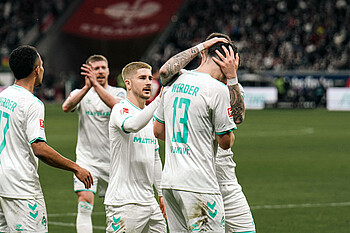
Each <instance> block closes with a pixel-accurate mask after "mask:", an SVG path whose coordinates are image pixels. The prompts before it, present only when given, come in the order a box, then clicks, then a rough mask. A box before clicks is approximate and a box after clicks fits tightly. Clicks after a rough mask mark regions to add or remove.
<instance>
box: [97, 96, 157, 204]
mask: <svg viewBox="0 0 350 233" xmlns="http://www.w3.org/2000/svg"><path fill="white" fill-rule="evenodd" d="M138 111H141V109H140V108H138V107H136V106H135V105H133V104H132V103H131V102H130V101H129V100H128V99H125V100H123V101H121V102H120V103H119V104H116V105H115V106H114V107H113V110H112V114H111V120H110V123H109V134H110V147H111V171H110V181H109V184H108V188H107V192H106V197H105V202H104V204H105V205H124V204H130V203H134V204H145V205H146V204H151V203H153V200H154V192H153V184H154V181H155V169H157V166H155V165H156V162H157V160H158V162H159V165H160V166H159V167H158V168H159V169H161V164H160V158H159V153H158V149H159V146H158V141H157V139H156V138H155V137H154V134H153V121H150V122H149V123H148V124H147V125H146V126H145V127H144V128H143V129H141V130H140V131H138V132H136V133H128V132H125V131H124V129H123V124H124V122H125V120H126V119H127V118H132V117H133V115H134V114H136V113H137V112H138Z"/></svg>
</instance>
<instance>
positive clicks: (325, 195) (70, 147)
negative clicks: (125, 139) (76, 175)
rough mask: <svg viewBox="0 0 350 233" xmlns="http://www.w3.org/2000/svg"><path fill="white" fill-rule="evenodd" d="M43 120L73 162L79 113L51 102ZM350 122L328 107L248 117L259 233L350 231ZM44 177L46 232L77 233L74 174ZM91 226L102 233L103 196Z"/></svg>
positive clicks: (241, 143) (246, 140) (249, 180)
mask: <svg viewBox="0 0 350 233" xmlns="http://www.w3.org/2000/svg"><path fill="white" fill-rule="evenodd" d="M45 120H46V122H45V124H46V134H47V140H48V144H49V145H50V146H52V147H54V148H55V149H56V150H57V151H59V152H60V153H62V154H63V155H65V156H66V157H68V158H71V159H72V160H74V159H75V145H76V137H77V126H78V121H77V114H76V113H64V112H63V111H62V109H61V106H60V105H49V104H47V105H46V118H45ZM349 121H350V112H328V111H326V110H325V109H316V110H263V111H247V114H246V120H245V122H244V123H243V124H242V125H240V126H239V129H238V130H236V131H235V135H236V142H235V145H234V147H233V149H234V152H235V157H234V160H235V161H236V163H237V170H236V172H237V177H238V179H239V182H240V184H241V185H242V187H243V191H244V193H245V195H246V197H247V199H248V202H249V204H250V206H251V209H252V213H253V216H254V219H255V224H256V227H257V232H258V233H313V232H322V233H334V232H350V122H349ZM163 152H164V147H163V144H161V154H162V155H163ZM39 175H40V180H41V184H42V188H43V191H44V195H45V200H46V205H47V211H48V220H49V232H50V233H61V232H65V233H70V232H75V217H76V216H75V213H76V209H77V198H76V195H75V194H74V192H73V182H72V177H73V175H72V174H71V173H70V172H66V171H62V170H59V169H55V168H52V167H49V166H47V165H45V164H43V163H40V166H39ZM93 224H94V232H95V233H99V232H101V233H102V232H105V230H104V229H105V216H104V207H103V201H102V199H100V198H96V199H95V206H94V211H93Z"/></svg>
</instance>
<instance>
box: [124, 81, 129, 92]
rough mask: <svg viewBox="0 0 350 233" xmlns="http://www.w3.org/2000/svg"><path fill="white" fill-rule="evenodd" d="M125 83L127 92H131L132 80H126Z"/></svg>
mask: <svg viewBox="0 0 350 233" xmlns="http://www.w3.org/2000/svg"><path fill="white" fill-rule="evenodd" d="M124 83H125V86H126V90H131V81H130V79H125V81H124Z"/></svg>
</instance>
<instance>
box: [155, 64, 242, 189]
mask: <svg viewBox="0 0 350 233" xmlns="http://www.w3.org/2000/svg"><path fill="white" fill-rule="evenodd" d="M163 101H164V102H163V103H162V104H163V106H164V108H163V109H164V113H163V114H164V120H165V127H166V160H165V161H166V164H165V168H164V172H163V177H162V188H172V189H179V190H188V191H193V192H205V193H218V192H219V188H218V185H217V180H216V176H215V168H214V149H213V148H214V140H213V139H214V136H215V135H214V134H215V133H220V132H226V131H227V130H231V129H232V128H234V127H235V125H234V123H233V122H232V120H231V119H230V117H229V116H228V114H227V109H228V108H230V106H229V93H228V89H227V87H226V86H225V85H223V84H222V83H220V82H219V81H217V80H215V79H214V78H212V77H211V76H209V75H208V74H205V73H200V72H196V71H186V70H182V75H180V76H179V78H178V79H177V80H176V81H175V82H174V83H173V84H172V85H171V86H170V87H169V88H167V89H166V90H165V91H164V99H163ZM156 117H157V114H156Z"/></svg>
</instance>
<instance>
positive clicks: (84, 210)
mask: <svg viewBox="0 0 350 233" xmlns="http://www.w3.org/2000/svg"><path fill="white" fill-rule="evenodd" d="M93 208H94V207H93V205H91V204H90V203H88V202H85V201H80V202H79V203H78V215H77V233H92V221H91V213H92V209H93Z"/></svg>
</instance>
